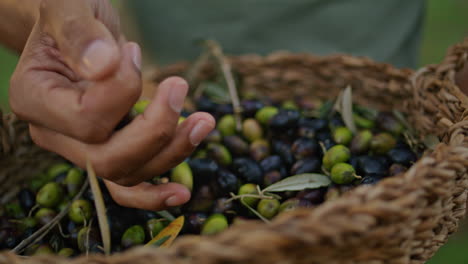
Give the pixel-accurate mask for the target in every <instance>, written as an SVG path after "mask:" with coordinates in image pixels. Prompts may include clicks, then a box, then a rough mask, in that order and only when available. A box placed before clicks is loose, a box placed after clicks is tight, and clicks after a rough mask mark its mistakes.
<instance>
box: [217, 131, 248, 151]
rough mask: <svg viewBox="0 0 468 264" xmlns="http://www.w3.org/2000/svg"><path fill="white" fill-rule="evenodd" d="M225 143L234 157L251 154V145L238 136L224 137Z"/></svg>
mask: <svg viewBox="0 0 468 264" xmlns="http://www.w3.org/2000/svg"><path fill="white" fill-rule="evenodd" d="M223 143H224V145H225V146H226V147H227V149H229V151H230V152H231V153H232V154H233V155H237V156H244V155H247V154H248V153H249V144H247V142H245V141H244V140H243V139H242V138H241V137H239V136H237V135H232V136H226V137H224V138H223Z"/></svg>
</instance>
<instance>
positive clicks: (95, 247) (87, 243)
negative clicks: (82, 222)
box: [77, 226, 102, 252]
mask: <svg viewBox="0 0 468 264" xmlns="http://www.w3.org/2000/svg"><path fill="white" fill-rule="evenodd" d="M100 238H101V237H100V234H99V231H98V230H97V229H96V228H94V227H89V226H85V227H83V228H81V229H80V231H79V232H78V235H77V244H78V249H79V250H80V251H81V252H101V249H100V248H102V243H101V240H100Z"/></svg>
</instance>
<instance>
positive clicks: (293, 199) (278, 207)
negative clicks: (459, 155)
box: [0, 97, 420, 256]
mask: <svg viewBox="0 0 468 264" xmlns="http://www.w3.org/2000/svg"><path fill="white" fill-rule="evenodd" d="M146 104H147V103H146V102H144V101H143V102H139V103H138V104H137V105H136V106H135V107H134V111H135V114H138V113H141V112H142V111H143V109H144V107H145V105H146ZM195 105H196V110H198V111H206V112H209V113H211V114H212V115H213V116H214V117H215V118H216V120H217V127H216V129H215V130H213V131H212V132H211V133H210V134H209V136H208V137H207V138H206V139H205V140H204V141H203V142H202V144H200V145H199V146H198V147H197V149H196V151H195V152H194V153H193V154H192V155H191V157H190V158H188V159H187V160H186V161H184V162H182V163H181V164H179V165H178V166H177V167H175V168H174V169H172V170H171V171H168V172H166V173H165V174H164V175H160V176H158V177H155V178H154V179H152V180H151V182H153V183H154V184H162V183H165V182H169V181H171V182H177V183H180V184H183V185H185V186H186V187H187V188H188V189H189V190H191V192H192V198H191V200H190V201H189V202H188V203H187V204H185V205H183V206H180V207H176V208H170V209H169V212H170V213H171V214H172V215H173V216H180V215H184V216H185V223H184V226H183V229H182V231H181V234H182V235H183V234H201V235H212V234H216V233H219V232H221V231H223V230H225V229H226V228H228V226H229V225H230V224H232V223H233V222H235V221H244V220H247V219H258V218H259V215H260V218H262V219H267V220H269V219H272V218H274V217H275V216H276V215H278V214H281V213H283V212H285V211H288V210H293V209H295V208H298V207H306V208H312V207H316V206H318V205H320V204H321V203H323V202H325V201H327V200H333V199H336V198H337V197H339V196H340V195H341V194H343V193H344V192H346V191H348V190H350V189H352V188H353V187H356V186H359V185H361V184H367V185H372V184H375V183H377V182H378V181H380V180H382V179H383V178H385V177H389V176H393V175H396V174H399V173H403V172H405V171H406V170H407V169H408V167H410V166H411V165H412V163H414V162H415V161H416V160H417V158H418V157H419V155H420V154H419V153H416V152H415V151H413V150H412V148H411V147H410V146H409V145H408V144H407V143H406V140H405V137H404V136H403V133H404V132H405V127H404V126H403V124H402V123H401V122H400V121H399V119H398V118H396V116H395V115H394V114H392V113H390V112H377V111H374V110H371V109H367V108H364V107H362V106H357V105H355V106H354V108H353V121H354V123H355V125H356V127H357V130H355V132H353V131H352V130H350V129H349V128H348V127H347V126H346V125H345V122H343V120H342V117H341V116H340V114H339V113H336V112H334V111H333V109H332V108H331V107H330V105H331V103H330V102H325V103H323V104H322V105H321V106H319V107H314V105H316V104H311V103H308V102H304V101H301V100H299V99H298V100H296V101H286V102H281V103H274V102H272V101H271V100H268V99H245V100H242V102H241V105H242V109H243V111H242V113H241V122H242V123H241V127H240V129H238V127H237V125H236V117H235V116H234V114H233V112H234V111H233V107H232V105H231V104H227V103H226V104H224V103H216V102H214V101H213V100H210V99H208V98H207V97H200V98H199V99H197V100H196V101H195ZM184 114H189V113H188V112H186V113H184ZM180 121H181V122H183V118H181V120H180ZM308 173H317V174H323V175H326V176H327V177H329V179H330V180H331V181H330V182H331V184H330V185H329V186H325V187H323V186H322V187H318V188H313V189H303V190H300V191H284V192H280V193H277V195H275V196H274V198H273V199H272V198H271V197H269V198H262V197H261V195H259V190H261V189H264V188H266V187H268V186H270V185H272V184H274V183H276V182H278V181H281V180H283V179H285V178H287V177H290V176H293V175H300V174H308ZM85 179H86V172H84V171H82V170H81V169H79V168H77V167H74V166H72V165H71V164H68V163H60V164H56V165H54V166H52V167H50V168H49V169H48V170H47V171H46V172H44V173H42V174H41V175H39V176H38V177H36V178H34V179H33V180H32V181H31V182H29V183H27V184H26V185H25V186H24V188H23V189H22V190H21V191H20V192H19V193H18V195H17V199H15V200H14V201H12V202H10V203H8V204H6V205H4V206H2V207H0V249H11V248H14V247H15V246H16V245H17V244H18V243H19V242H21V241H22V240H24V239H25V238H27V237H28V236H30V235H31V234H32V233H33V232H35V231H36V230H37V229H38V228H40V227H41V226H42V225H44V224H46V223H48V222H50V221H51V219H52V218H53V217H54V216H56V215H57V213H58V212H60V211H61V210H64V208H66V206H67V205H69V204H70V210H69V212H68V214H67V216H66V217H64V218H63V219H62V220H61V221H60V224H59V225H57V226H56V227H55V228H54V229H53V230H52V231H51V232H49V233H48V234H47V235H46V236H45V237H43V238H42V239H41V240H40V241H39V242H38V243H37V244H35V245H33V246H32V247H29V248H28V249H27V250H26V251H25V252H24V254H25V255H40V254H58V255H62V256H75V255H78V254H81V253H84V252H102V243H101V241H100V239H101V238H100V233H99V228H98V221H97V219H96V213H95V210H94V202H93V200H94V198H93V195H92V192H91V191H90V190H89V189H88V190H86V191H85V192H84V194H83V195H82V197H80V198H79V199H78V200H75V201H73V202H71V199H72V198H73V197H74V196H75V195H76V194H77V193H78V192H79V190H80V188H81V186H82V185H83V183H84V181H85ZM101 189H102V190H103V196H104V200H105V204H106V207H107V212H106V214H107V217H108V222H109V225H110V230H111V238H112V251H113V252H117V251H121V250H124V249H127V248H130V247H133V246H136V245H142V244H145V243H147V242H148V241H149V240H151V239H152V238H153V237H155V236H156V235H157V234H158V233H159V232H160V231H161V230H162V229H164V228H165V227H166V226H167V225H168V224H169V221H168V220H167V219H165V218H162V217H160V216H159V214H157V213H156V212H150V211H144V210H138V209H132V208H125V207H122V206H119V205H117V204H116V203H115V202H114V201H113V200H112V199H111V197H110V195H109V193H108V192H107V190H106V189H105V186H104V185H103V184H102V183H101ZM236 197H237V198H239V197H241V198H240V199H237V198H236ZM252 210H254V212H253V211H252Z"/></svg>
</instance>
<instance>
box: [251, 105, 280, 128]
mask: <svg viewBox="0 0 468 264" xmlns="http://www.w3.org/2000/svg"><path fill="white" fill-rule="evenodd" d="M278 111H279V110H278V108H276V107H274V106H265V107H262V108H261V109H260V110H258V111H257V113H256V114H255V119H257V120H258V122H260V124H262V125H266V124H268V123H269V122H270V120H271V119H272V118H273V116H275V115H276V114H277V113H278Z"/></svg>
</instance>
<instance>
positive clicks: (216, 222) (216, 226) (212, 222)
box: [201, 214, 229, 235]
mask: <svg viewBox="0 0 468 264" xmlns="http://www.w3.org/2000/svg"><path fill="white" fill-rule="evenodd" d="M228 226H229V224H228V221H227V219H226V217H225V216H224V215H222V214H212V215H210V217H208V218H207V219H206V221H205V223H203V227H202V230H201V234H202V235H214V234H217V233H219V232H221V231H223V230H225V229H226V228H228Z"/></svg>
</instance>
